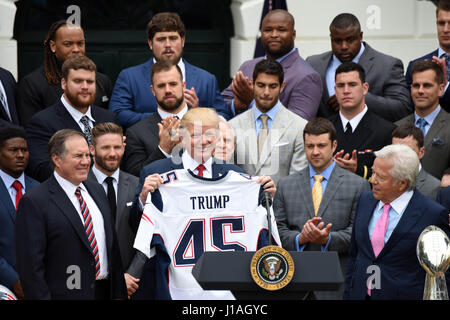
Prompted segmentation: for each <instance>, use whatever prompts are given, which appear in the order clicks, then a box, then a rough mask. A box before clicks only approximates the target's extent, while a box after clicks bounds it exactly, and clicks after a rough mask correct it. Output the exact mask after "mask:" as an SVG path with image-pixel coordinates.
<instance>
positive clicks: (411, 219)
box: [377, 190, 424, 259]
mask: <svg viewBox="0 0 450 320" xmlns="http://www.w3.org/2000/svg"><path fill="white" fill-rule="evenodd" d="M423 210H424V209H423V208H422V206H421V203H420V202H419V201H417V190H414V194H413V196H412V198H411V200H410V201H409V203H408V206H407V207H406V209H405V211H404V212H403V214H402V216H401V218H400V221H399V222H398V224H397V226H396V227H395V229H394V231H393V232H392V234H391V236H390V237H389V240H388V241H387V242H386V244H385V245H384V247H383V249H382V250H381V252H380V254H379V255H378V257H377V259H378V258H381V257H382V256H383V255H384V254H386V252H388V251H389V250H390V249H391V248H392V247H393V246H394V245H396V244H397V243H398V242H399V240H400V239H401V238H402V237H403V236H404V235H406V234H407V233H408V231H409V229H411V228H412V227H413V226H414V225H415V224H416V223H417V220H418V219H419V218H420V217H421V216H422V214H424V212H423Z"/></svg>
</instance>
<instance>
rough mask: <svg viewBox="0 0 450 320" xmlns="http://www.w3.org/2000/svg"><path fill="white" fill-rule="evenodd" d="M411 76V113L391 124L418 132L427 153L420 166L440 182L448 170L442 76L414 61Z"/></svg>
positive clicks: (431, 65)
mask: <svg viewBox="0 0 450 320" xmlns="http://www.w3.org/2000/svg"><path fill="white" fill-rule="evenodd" d="M411 75H412V85H411V97H412V99H413V101H414V109H415V111H414V113H413V114H411V115H409V116H406V117H405V118H403V119H401V120H399V121H397V122H396V123H395V124H396V125H398V126H400V125H404V124H409V125H415V126H416V127H418V128H419V129H421V130H422V132H423V134H424V136H425V144H424V145H425V149H426V150H427V152H426V153H425V155H424V157H423V158H422V162H421V163H422V166H423V168H424V169H425V170H427V171H428V172H429V173H430V174H432V175H433V176H435V177H436V178H437V179H439V180H440V179H441V178H442V175H443V174H444V171H445V170H446V169H447V168H450V127H449V125H448V124H449V123H450V114H449V113H448V112H446V111H445V110H444V109H443V108H441V105H440V103H439V97H440V96H441V95H442V93H443V92H444V89H445V76H444V73H443V71H442V68H441V67H440V66H439V65H438V64H436V63H435V62H432V61H430V60H421V61H416V62H415V63H414V65H413V66H412V68H411Z"/></svg>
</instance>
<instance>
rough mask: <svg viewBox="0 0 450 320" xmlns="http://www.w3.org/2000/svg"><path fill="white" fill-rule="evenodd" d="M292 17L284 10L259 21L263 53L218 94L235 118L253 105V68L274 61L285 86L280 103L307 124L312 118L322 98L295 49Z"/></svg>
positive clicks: (314, 76) (313, 75)
mask: <svg viewBox="0 0 450 320" xmlns="http://www.w3.org/2000/svg"><path fill="white" fill-rule="evenodd" d="M295 34H296V32H295V29H294V17H293V16H292V15H291V14H290V13H289V12H287V11H286V10H272V11H270V12H269V13H268V14H267V15H266V16H265V17H264V19H263V22H262V26H261V43H262V45H263V47H264V50H265V52H266V56H265V57H259V58H256V59H252V60H249V61H246V62H244V63H243V64H242V65H241V67H240V68H239V71H238V72H237V73H236V75H235V76H234V78H233V81H232V83H231V84H230V85H229V86H228V88H226V89H225V90H224V91H223V92H222V96H223V97H224V99H225V102H226V103H227V104H228V105H229V106H230V107H231V109H232V111H234V113H235V114H238V113H241V112H244V111H246V110H247V109H249V108H250V104H251V102H252V101H253V98H254V97H253V83H252V81H251V79H252V74H253V69H254V68H255V65H256V64H257V63H258V62H259V61H261V60H263V59H268V60H276V61H277V62H279V63H281V65H282V66H283V69H284V78H285V81H286V86H285V88H284V90H283V92H281V94H280V101H281V103H282V104H283V105H284V106H285V107H286V108H287V109H289V110H290V111H292V112H294V113H296V114H298V115H299V116H300V117H302V118H304V119H306V120H310V119H311V118H313V117H315V116H316V113H317V108H318V105H319V102H320V97H321V95H322V81H321V80H320V76H319V74H318V73H317V72H316V71H315V70H314V69H313V68H311V66H310V65H309V64H308V63H306V62H305V60H303V59H302V58H301V57H300V55H299V53H298V49H297V48H295V45H294V40H295Z"/></svg>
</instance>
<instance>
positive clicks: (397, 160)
mask: <svg viewBox="0 0 450 320" xmlns="http://www.w3.org/2000/svg"><path fill="white" fill-rule="evenodd" d="M375 155H376V159H375V161H374V164H373V167H372V178H371V182H372V192H366V193H363V194H362V195H361V197H360V199H359V202H358V206H357V209H356V215H355V221H354V224H353V232H352V239H351V243H350V258H349V262H348V265H347V275H346V279H345V292H344V299H360V300H363V299H366V300H381V299H382V300H385V299H386V300H388V299H389V300H392V299H402V300H412V299H417V300H419V299H422V297H423V291H424V284H425V271H424V269H423V268H422V267H421V265H420V263H419V260H418V259H417V257H416V245H417V240H418V238H419V235H420V234H421V232H422V231H423V230H424V229H425V228H426V227H427V226H429V225H436V226H438V227H439V228H441V229H442V230H443V231H444V232H446V233H447V234H450V228H449V225H448V211H447V209H445V208H444V207H442V206H441V205H439V204H438V203H436V202H434V201H432V200H430V199H428V198H427V197H425V196H424V195H422V194H421V193H420V192H419V191H417V190H416V189H415V187H416V179H417V175H418V173H419V158H418V156H417V154H416V153H415V152H414V151H413V150H412V149H411V148H409V147H407V146H405V145H389V146H386V147H384V148H383V149H381V150H380V151H377V152H375ZM449 280H450V279H449V277H447V283H448V282H449ZM449 284H450V283H448V284H447V286H448V285H449Z"/></svg>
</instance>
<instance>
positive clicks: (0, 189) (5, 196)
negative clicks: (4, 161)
mask: <svg viewBox="0 0 450 320" xmlns="http://www.w3.org/2000/svg"><path fill="white" fill-rule="evenodd" d="M0 194H1V196H0V201H1V202H3V205H4V206H5V208H6V209H7V210H8V212H9V215H10V216H11V219H12V221H13V222H14V221H16V208H15V207H14V204H13V202H12V201H11V197H10V196H9V191H8V189H7V187H6V185H5V183H4V182H3V179H1V178H0Z"/></svg>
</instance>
